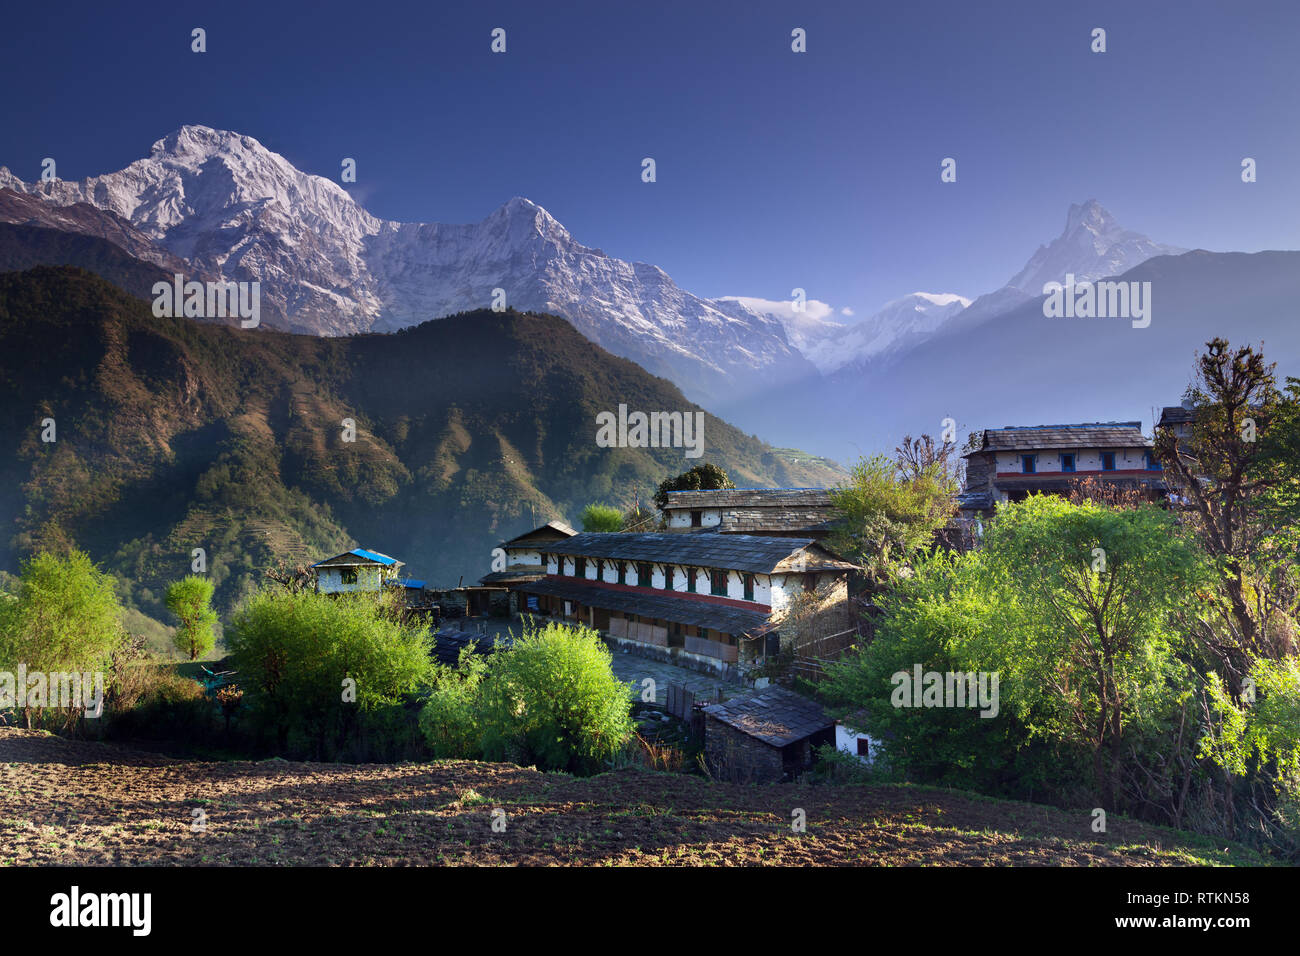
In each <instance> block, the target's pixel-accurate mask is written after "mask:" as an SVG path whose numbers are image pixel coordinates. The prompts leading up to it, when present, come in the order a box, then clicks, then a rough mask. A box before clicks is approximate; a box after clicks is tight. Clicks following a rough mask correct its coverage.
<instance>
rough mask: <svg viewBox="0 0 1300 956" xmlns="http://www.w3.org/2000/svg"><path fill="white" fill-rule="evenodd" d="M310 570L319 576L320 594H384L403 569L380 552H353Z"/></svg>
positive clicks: (327, 560)
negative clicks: (365, 592)
mask: <svg viewBox="0 0 1300 956" xmlns="http://www.w3.org/2000/svg"><path fill="white" fill-rule="evenodd" d="M311 567H312V570H314V571H315V572H316V590H317V591H318V592H319V593H321V594H347V593H352V592H356V591H379V590H381V589H382V588H383V587H384V586H385V585H387V584H389V583H390V582H396V581H397V580H398V576H397V575H398V572H399V571H400V570H401V569H402V567H404V565H403V563H402V562H401V561H398V560H397V559H396V558H391V557H389V556H388V555H386V554H380V553H379V552H378V551H367V550H366V549H364V548H354V549H353V550H351V551H345V552H343V554H336V555H335V556H334V557H332V558H326V559H325V560H324V561H317V562H316V563H315V564H313V565H312V566H311Z"/></svg>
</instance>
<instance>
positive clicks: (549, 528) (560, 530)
mask: <svg viewBox="0 0 1300 956" xmlns="http://www.w3.org/2000/svg"><path fill="white" fill-rule="evenodd" d="M577 533H578V532H576V531H574V530H573V529H572V528H570V527H569V526H568V525H567V524H565V523H564V522H563V521H548V522H546V524H544V525H542V526H541V527H539V528H534V529H533V530H532V531H525V532H524V533H523V534H521V535H517V536H516V537H513V538H511V539H510V540H509V541H503V542H502V544H503V545H511V544H523V543H525V542H530V541H539V542H540V541H557V540H559V539H561V538H572V537H573V536H574V535H575V534H577Z"/></svg>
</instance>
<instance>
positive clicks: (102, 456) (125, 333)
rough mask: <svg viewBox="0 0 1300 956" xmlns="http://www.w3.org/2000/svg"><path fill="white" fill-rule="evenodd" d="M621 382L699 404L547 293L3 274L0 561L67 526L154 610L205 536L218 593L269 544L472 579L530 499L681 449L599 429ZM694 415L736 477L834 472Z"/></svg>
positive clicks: (616, 495) (71, 537)
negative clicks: (398, 293)
mask: <svg viewBox="0 0 1300 956" xmlns="http://www.w3.org/2000/svg"><path fill="white" fill-rule="evenodd" d="M619 403H625V404H627V405H628V406H629V408H631V409H641V410H646V411H672V410H687V409H695V408H696V407H697V406H693V405H691V404H690V403H689V402H687V401H686V399H685V398H683V396H682V395H681V393H680V392H679V391H678V390H677V388H676V387H675V386H674V385H672V384H671V383H670V382H668V381H666V380H664V379H660V378H655V377H652V376H651V375H649V374H648V373H646V372H645V371H644V370H643V369H641V368H640V367H639V366H637V365H635V364H634V363H632V362H630V361H627V360H625V359H620V358H616V357H614V356H612V355H610V354H609V353H607V352H605V351H604V350H603V349H601V348H599V347H597V346H595V345H593V344H592V343H591V342H589V341H588V340H587V339H585V338H583V337H582V336H581V335H580V334H579V333H578V332H577V331H576V330H575V329H574V328H573V327H572V326H571V325H569V324H568V323H567V322H565V321H564V320H562V319H560V318H557V317H555V316H547V315H530V314H524V313H516V312H505V313H493V312H490V311H480V312H473V313H466V314H463V315H458V316H453V317H451V318H447V319H441V320H438V321H434V322H428V323H425V324H424V325H420V326H417V327H415V328H411V329H407V330H405V331H403V332H399V333H396V334H393V335H365V336H357V337H353V338H346V339H322V338H314V337H309V336H298V335H289V334H285V333H280V332H274V331H271V330H268V329H264V328H263V329H255V330H249V331H242V330H238V329H232V328H228V327H225V326H219V325H214V324H203V323H197V322H193V321H190V320H185V319H169V318H155V317H154V316H153V315H152V314H151V311H150V309H149V306H148V304H147V303H145V302H144V301H142V300H139V299H135V298H132V297H131V296H129V295H127V294H126V293H124V292H122V291H120V290H119V289H117V288H115V287H114V286H112V285H110V284H108V283H107V282H105V281H103V280H101V279H99V278H97V277H95V276H93V275H91V274H89V273H87V272H83V271H81V270H78V269H75V268H70V267H57V268H56V267H40V268H36V269H32V270H30V271H27V272H21V273H18V272H13V273H6V274H3V275H0V447H2V448H4V449H5V450H6V452H7V453H5V454H3V455H0V489H2V490H0V520H3V521H4V522H5V523H6V525H7V527H6V528H5V529H3V531H2V532H0V568H3V569H7V570H11V571H12V570H14V569H15V568H16V566H17V564H18V562H19V561H20V560H21V559H22V557H24V556H25V555H27V554H29V553H31V552H32V551H33V550H35V549H38V548H42V547H61V546H65V545H68V544H76V545H77V546H80V547H82V548H85V549H86V550H88V551H89V552H90V553H91V555H92V556H93V557H94V558H95V559H96V560H99V561H101V562H103V563H104V565H105V566H106V567H107V568H108V569H109V570H111V571H112V572H114V573H115V574H117V575H118V576H119V577H121V578H122V579H123V582H124V584H123V587H124V590H125V591H126V593H127V597H128V599H129V601H130V602H131V603H132V604H133V605H134V606H136V607H138V608H139V609H140V610H142V611H144V612H145V613H147V614H150V615H154V616H159V617H162V616H165V614H164V612H163V610H162V607H161V603H160V602H161V596H162V591H163V588H164V587H165V585H166V583H167V582H168V581H170V580H173V579H175V578H176V577H179V576H181V575H183V574H185V573H188V571H189V567H190V560H191V558H190V555H191V549H193V548H198V547H202V548H205V549H206V551H207V556H208V568H209V573H210V574H211V575H212V576H213V578H214V580H215V582H216V584H217V586H218V600H219V603H220V606H221V608H222V609H223V610H228V609H229V608H230V607H231V606H232V605H233V603H234V602H235V601H237V600H238V598H239V596H240V595H241V594H242V593H243V592H245V591H246V590H248V589H249V588H250V587H253V586H254V583H255V581H256V579H257V578H258V577H259V575H260V569H261V568H263V567H265V566H266V565H267V564H268V563H270V562H271V561H272V560H274V559H276V558H286V559H302V560H306V559H316V558H319V557H323V556H327V555H330V554H333V553H336V552H337V551H339V550H343V549H345V548H348V547H353V546H357V545H362V546H365V547H370V548H375V549H378V550H380V551H384V552H387V553H389V554H392V555H394V556H396V557H399V558H401V559H402V560H404V561H405V562H406V563H407V573H409V574H411V575H413V576H416V577H422V578H426V579H429V580H430V582H431V584H434V585H442V586H449V585H454V584H455V583H456V582H457V581H458V580H459V579H460V577H461V576H462V575H463V576H464V578H465V580H466V582H471V581H474V580H476V579H477V578H478V577H479V576H480V575H481V574H483V573H485V572H486V571H487V570H488V568H489V563H490V555H491V549H492V548H493V547H494V546H495V545H496V544H497V543H498V542H499V541H501V540H502V539H503V538H505V537H508V536H511V535H514V534H516V533H519V532H521V531H523V530H526V529H527V528H529V527H531V526H532V525H533V523H534V521H536V522H538V523H540V522H542V521H544V520H546V519H549V518H555V517H558V518H565V519H569V520H572V519H575V518H576V515H577V513H578V511H579V510H580V509H581V507H582V506H583V505H584V504H586V503H587V502H589V501H592V500H602V501H606V502H609V503H613V504H620V505H622V504H628V503H630V502H631V501H632V500H633V498H634V496H635V495H637V494H638V493H639V494H640V497H641V500H642V501H643V502H646V501H648V500H649V499H650V497H651V495H652V494H653V491H654V487H655V486H656V485H657V484H658V482H659V481H660V480H662V479H663V478H664V477H666V476H670V475H675V474H678V473H679V472H681V471H683V470H685V469H686V468H688V467H690V466H691V465H692V464H695V463H696V461H694V460H691V459H687V458H685V457H684V455H683V452H682V450H681V449H669V448H658V449H654V448H648V449H632V448H622V449H611V448H600V447H598V446H597V445H596V442H595V432H596V425H595V416H596V414H597V412H599V411H603V410H611V411H612V410H616V409H617V407H618V405H619ZM47 417H48V418H54V419H55V421H56V427H57V440H56V441H55V442H53V443H45V442H42V440H41V421H42V419H45V418H47ZM345 418H350V419H353V420H355V423H356V440H355V442H352V443H348V442H345V441H343V420H344V419H345ZM705 438H706V450H705V454H704V458H703V459H700V460H707V461H714V462H717V463H719V464H721V465H722V466H723V467H724V468H726V469H727V471H728V472H729V473H730V474H731V476H732V478H733V479H734V480H735V482H736V484H738V485H741V486H745V485H768V486H773V485H774V486H807V485H822V484H826V483H829V482H834V481H836V480H838V478H839V477H840V475H841V474H842V472H841V471H840V470H839V469H838V466H835V465H834V464H833V463H829V462H826V461H824V460H820V459H815V458H812V457H811V456H808V455H805V454H802V453H798V452H793V451H790V450H778V449H774V448H771V447H770V446H768V445H766V444H764V443H763V442H761V441H759V440H758V439H757V438H755V437H752V436H748V435H745V434H743V433H742V432H740V431H739V430H737V429H735V428H733V427H731V426H730V425H727V424H726V423H725V422H722V421H721V420H719V419H716V418H714V417H712V416H708V417H707V418H706V425H705Z"/></svg>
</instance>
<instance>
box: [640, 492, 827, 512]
mask: <svg viewBox="0 0 1300 956" xmlns="http://www.w3.org/2000/svg"><path fill="white" fill-rule="evenodd" d="M830 506H831V493H830V489H829V488H719V489H717V490H714V491H670V492H668V504H667V505H665V506H664V510H665V511H673V510H677V509H680V508H829V507H830Z"/></svg>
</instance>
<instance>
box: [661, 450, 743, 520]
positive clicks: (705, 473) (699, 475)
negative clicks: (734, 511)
mask: <svg viewBox="0 0 1300 956" xmlns="http://www.w3.org/2000/svg"><path fill="white" fill-rule="evenodd" d="M734 487H736V485H735V483H734V482H733V481H732V480H731V479H730V478H729V477H728V476H727V473H726V472H725V471H723V470H722V469H721V468H719V467H718V466H717V465H714V464H711V463H710V462H707V461H706V462H704V463H703V464H700V465H696V466H695V467H694V468H692V469H691V470H690V471H684V472H682V473H681V474H680V475H678V476H677V477H676V478H667V479H665V480H664V481H661V482H660V483H659V490H658V491H656V492H655V498H654V501H655V506H656V507H658V508H659V509H660V510H662V509H663V508H665V507H666V506H667V505H668V492H670V491H716V490H720V489H725V488H734Z"/></svg>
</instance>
